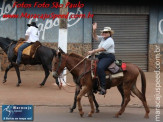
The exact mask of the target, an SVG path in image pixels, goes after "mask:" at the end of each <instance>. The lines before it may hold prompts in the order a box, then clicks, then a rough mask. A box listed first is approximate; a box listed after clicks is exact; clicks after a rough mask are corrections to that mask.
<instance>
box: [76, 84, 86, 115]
mask: <svg viewBox="0 0 163 122" xmlns="http://www.w3.org/2000/svg"><path fill="white" fill-rule="evenodd" d="M88 91H89V89H88V88H87V86H83V88H82V90H81V91H80V93H79V95H78V96H77V102H78V110H79V114H80V116H81V117H83V115H84V112H83V110H82V105H81V98H82V97H83V96H84V95H85V94H86V93H88Z"/></svg>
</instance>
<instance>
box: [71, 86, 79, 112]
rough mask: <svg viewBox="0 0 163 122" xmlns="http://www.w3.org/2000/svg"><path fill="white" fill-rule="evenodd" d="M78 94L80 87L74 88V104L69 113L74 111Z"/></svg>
mask: <svg viewBox="0 0 163 122" xmlns="http://www.w3.org/2000/svg"><path fill="white" fill-rule="evenodd" d="M79 92H80V87H79V86H76V89H75V96H74V103H73V106H72V107H71V108H70V113H72V112H73V111H74V109H75V108H76V102H77V96H78V94H79Z"/></svg>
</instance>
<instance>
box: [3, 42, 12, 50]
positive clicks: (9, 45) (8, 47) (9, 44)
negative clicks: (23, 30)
mask: <svg viewBox="0 0 163 122" xmlns="http://www.w3.org/2000/svg"><path fill="white" fill-rule="evenodd" d="M13 42H14V41H12V42H11V43H10V44H9V45H7V47H6V48H5V49H4V51H6V50H7V49H8V48H9V47H10V46H11V45H12V44H13Z"/></svg>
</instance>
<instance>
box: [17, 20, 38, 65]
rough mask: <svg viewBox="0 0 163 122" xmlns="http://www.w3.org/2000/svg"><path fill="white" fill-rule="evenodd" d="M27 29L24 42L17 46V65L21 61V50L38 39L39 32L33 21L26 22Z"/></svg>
mask: <svg viewBox="0 0 163 122" xmlns="http://www.w3.org/2000/svg"><path fill="white" fill-rule="evenodd" d="M27 26H28V29H27V30H26V33H25V42H24V43H23V44H22V45H21V46H20V47H19V49H18V55H17V60H16V64H17V65H19V64H20V63H21V57H22V51H23V50H24V49H25V48H26V47H28V46H30V45H31V44H32V43H34V42H36V41H38V40H39V36H40V33H39V31H38V26H37V25H36V23H35V22H31V24H27Z"/></svg>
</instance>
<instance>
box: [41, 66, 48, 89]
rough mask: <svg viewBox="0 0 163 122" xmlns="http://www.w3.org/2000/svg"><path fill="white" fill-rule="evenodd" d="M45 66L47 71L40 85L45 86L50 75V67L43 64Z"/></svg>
mask: <svg viewBox="0 0 163 122" xmlns="http://www.w3.org/2000/svg"><path fill="white" fill-rule="evenodd" d="M43 68H44V71H45V78H44V80H43V81H42V83H41V84H40V86H44V85H45V82H46V80H47V78H48V76H49V74H50V73H49V69H48V67H47V66H44V65H43Z"/></svg>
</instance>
